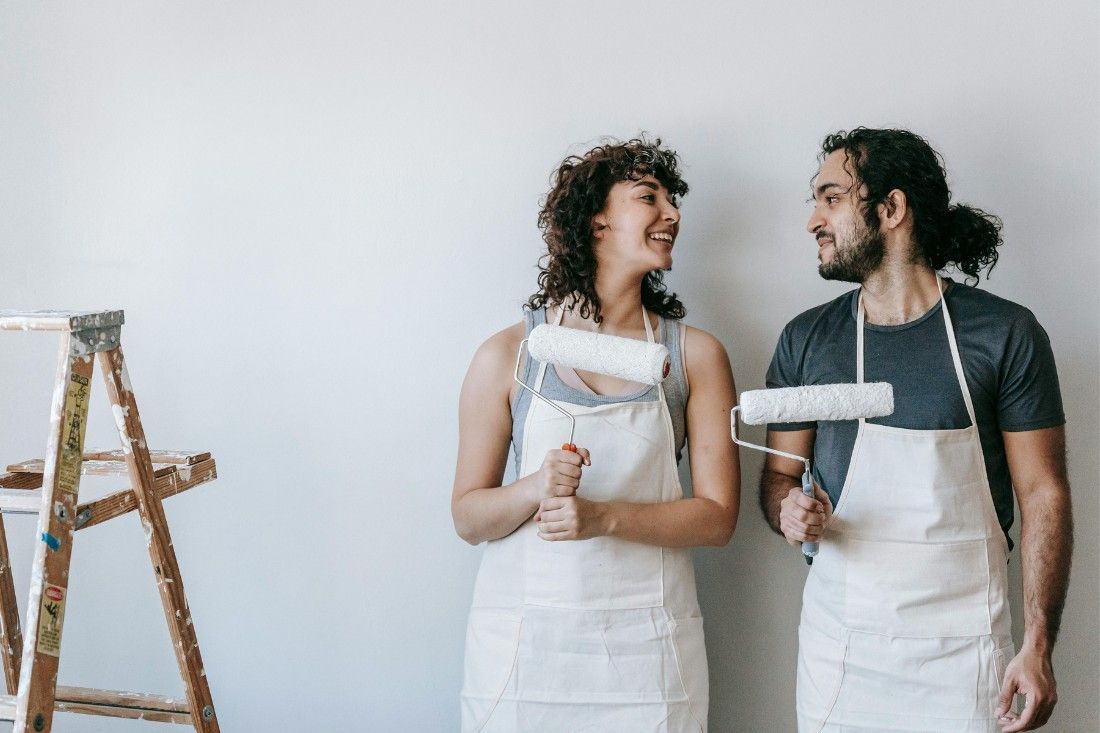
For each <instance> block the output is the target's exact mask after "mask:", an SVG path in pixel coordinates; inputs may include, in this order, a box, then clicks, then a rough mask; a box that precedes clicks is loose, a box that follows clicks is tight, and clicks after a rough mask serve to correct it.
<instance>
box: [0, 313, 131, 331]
mask: <svg viewBox="0 0 1100 733" xmlns="http://www.w3.org/2000/svg"><path fill="white" fill-rule="evenodd" d="M124 321H125V316H124V315H123V312H122V311H7V310H2V311H0V331H82V330H84V329H86V328H110V327H111V326H121V325H122V324H123V322H124Z"/></svg>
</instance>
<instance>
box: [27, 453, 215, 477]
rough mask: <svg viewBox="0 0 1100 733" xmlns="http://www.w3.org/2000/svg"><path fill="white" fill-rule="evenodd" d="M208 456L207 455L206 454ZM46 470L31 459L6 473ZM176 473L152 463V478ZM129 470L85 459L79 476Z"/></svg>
mask: <svg viewBox="0 0 1100 733" xmlns="http://www.w3.org/2000/svg"><path fill="white" fill-rule="evenodd" d="M207 455H209V454H207ZM45 470H46V462H45V461H44V460H42V459H41V458H32V459H30V460H29V461H23V462H22V463H12V464H11V465H9V466H8V471H11V472H13V473H43V472H44V471H45ZM175 472H176V464H173V463H156V462H154V463H153V476H155V477H156V478H160V477H161V476H167V475H168V474H170V473H175ZM129 473H130V469H129V468H127V466H126V461H94V460H92V461H90V460H88V459H87V458H85V459H84V460H83V461H82V462H81V464H80V475H81V476H128V475H129Z"/></svg>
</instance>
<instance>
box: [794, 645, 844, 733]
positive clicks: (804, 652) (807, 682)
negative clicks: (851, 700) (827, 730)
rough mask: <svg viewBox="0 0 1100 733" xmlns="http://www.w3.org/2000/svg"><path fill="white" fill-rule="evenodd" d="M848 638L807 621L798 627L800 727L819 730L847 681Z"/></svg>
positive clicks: (796, 696)
mask: <svg viewBox="0 0 1100 733" xmlns="http://www.w3.org/2000/svg"><path fill="white" fill-rule="evenodd" d="M847 651H848V643H847V640H845V639H834V638H832V637H831V636H827V635H825V634H823V633H821V632H820V631H818V630H816V629H814V628H813V627H812V626H809V625H807V624H805V623H802V624H800V625H799V627H798V681H797V687H796V695H795V698H796V707H797V710H798V725H799V730H800V731H802V730H809V731H817V730H820V728H821V726H822V725H824V723H825V721H826V720H827V719H828V717H829V714H830V713H831V712H832V709H833V705H834V704H835V703H836V699H837V696H838V694H839V693H840V685H841V683H842V682H843V681H844V657H845V655H846V654H847Z"/></svg>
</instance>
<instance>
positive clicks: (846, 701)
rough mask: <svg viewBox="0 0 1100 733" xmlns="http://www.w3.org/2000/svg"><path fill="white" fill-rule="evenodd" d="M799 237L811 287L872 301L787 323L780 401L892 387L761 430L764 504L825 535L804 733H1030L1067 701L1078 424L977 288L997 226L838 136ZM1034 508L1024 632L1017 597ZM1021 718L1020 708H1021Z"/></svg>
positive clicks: (811, 590)
mask: <svg viewBox="0 0 1100 733" xmlns="http://www.w3.org/2000/svg"><path fill="white" fill-rule="evenodd" d="M812 193H813V201H814V210H813V214H812V215H811V217H810V220H809V223H808V226H807V228H808V229H809V231H810V232H811V233H812V234H813V235H814V236H815V237H816V239H817V244H818V259H819V263H820V264H819V268H818V271H819V273H820V274H821V276H822V277H824V278H826V279H830V280H842V281H846V282H853V283H858V284H859V285H860V287H859V288H858V289H856V290H853V291H850V292H848V293H846V294H845V295H842V296H841V297H839V298H837V299H835V300H833V301H831V302H829V303H826V304H824V305H822V306H819V307H817V308H813V309H811V310H809V311H806V312H805V313H803V314H801V315H800V316H798V317H797V318H795V319H794V320H793V321H791V322H790V323H789V324H788V325H787V327H786V328H785V329H784V331H783V334H782V335H781V336H780V339H779V343H778V346H777V347H776V351H775V356H774V358H773V360H772V364H771V367H770V369H769V371H768V380H767V381H768V386H769V387H788V386H798V385H805V384H826V383H852V382H862V381H867V382H879V381H882V382H889V383H891V384H892V385H893V387H894V400H895V409H894V413H893V414H892V415H890V416H888V417H885V418H880V419H875V420H865V421H864V420H860V421H854V420H853V421H844V422H821V423H789V424H774V425H770V426H769V431H768V444H769V445H771V446H772V447H775V448H778V449H780V450H783V451H786V452H788V453H793V454H796V455H805V456H810V455H812V456H813V459H814V477H815V481H816V482H817V483H818V486H817V487H815V489H816V498H811V497H808V496H804V495H803V494H802V491H801V488H800V486H801V484H800V478H799V477H800V475H801V473H802V464H801V463H800V462H797V461H793V460H790V459H785V458H780V457H776V456H770V455H769V457H768V460H767V463H766V465H765V468H764V472H763V475H762V476H761V483H760V499H761V505H762V507H763V509H764V512H765V514H766V516H767V518H768V521H769V523H770V524H771V525H772V527H773V529H775V530H776V531H777V532H779V533H780V534H782V535H783V536H784V537H785V538H786V539H787V541H788V542H790V543H791V544H792V545H797V544H798V543H799V542H807V541H819V540H820V550H819V554H818V556H817V558H816V560H815V561H814V563H813V565H812V567H811V569H810V574H809V577H808V578H807V581H806V587H805V591H804V595H803V608H802V621H801V624H800V628H799V661H798V695H797V710H798V721H799V730H800V731H802V732H803V733H805V732H806V731H813V732H815V733H816V732H818V731H841V730H843V731H845V732H848V731H889V730H905V731H950V732H951V733H962V732H965V731H983V732H984V731H998V730H1000V731H1006V732H1013V731H1023V730H1033V729H1035V728H1038V727H1040V726H1042V725H1043V724H1044V723H1045V722H1046V721H1047V719H1048V718H1049V717H1050V714H1051V711H1052V710H1053V708H1054V704H1055V702H1056V700H1057V694H1056V692H1055V681H1054V673H1053V670H1052V667H1051V649H1052V648H1053V646H1054V642H1055V637H1056V636H1057V632H1058V624H1059V621H1060V618H1061V613H1062V605H1063V602H1064V600H1065V595H1066V585H1067V583H1068V578H1069V563H1070V551H1071V548H1072V522H1071V516H1070V499H1069V486H1068V483H1067V480H1066V472H1065V449H1064V439H1065V433H1064V423H1065V418H1064V414H1063V411H1062V403H1061V397H1060V395H1059V392H1058V377H1057V374H1056V372H1055V366H1054V358H1053V355H1052V353H1051V349H1050V344H1049V342H1048V340H1047V336H1046V333H1045V332H1044V331H1043V329H1042V327H1041V326H1040V325H1039V324H1038V322H1037V321H1036V320H1035V317H1034V316H1033V315H1032V314H1031V312H1030V311H1028V310H1027V309H1026V308H1024V307H1022V306H1019V305H1016V304H1015V303H1011V302H1009V301H1006V300H1004V299H1002V298H998V297H996V296H994V295H991V294H989V293H987V292H984V291H982V290H979V289H977V288H975V287H972V286H969V285H965V284H962V283H956V282H953V281H951V280H950V279H947V278H942V277H940V276H939V275H938V274H937V272H938V271H939V270H942V269H944V268H946V267H948V266H949V265H954V266H955V267H956V268H957V269H958V270H960V271H961V272H963V273H965V274H966V275H967V276H968V278H973V280H974V281H975V282H976V281H977V279H978V277H979V273H980V272H981V271H982V270H983V269H985V268H986V267H992V266H993V265H994V264H995V263H996V260H997V250H996V248H997V247H998V246H999V245H1000V244H1001V237H1000V226H1001V223H1000V221H999V220H998V219H997V218H996V217H993V216H990V215H988V214H985V213H984V212H982V211H979V210H977V209H972V208H970V207H967V206H961V205H957V204H956V205H951V204H950V201H949V196H950V192H949V191H948V188H947V183H946V175H945V172H944V170H943V167H942V165H941V163H940V159H939V157H938V155H937V154H936V152H935V151H934V150H932V148H931V147H929V145H928V143H927V142H925V141H924V140H923V139H922V138H920V137H918V136H917V135H914V134H913V133H911V132H907V131H904V130H874V129H865V128H859V129H856V130H852V131H851V132H847V133H845V132H840V133H837V134H834V135H830V136H828V137H827V138H825V141H824V144H823V146H822V154H821V166H820V169H819V171H818V174H817V176H816V177H815V179H814V180H813V182H812ZM1013 489H1015V492H1016V499H1017V501H1018V503H1019V505H1020V519H1021V542H1020V545H1021V546H1020V556H1021V561H1022V570H1023V581H1024V627H1025V631H1024V638H1023V643H1022V646H1021V648H1020V650H1019V653H1016V652H1015V651H1014V647H1013V643H1012V637H1011V623H1010V620H1009V611H1008V601H1007V598H1006V590H1007V578H1006V576H1007V573H1006V566H1007V561H1008V552H1009V550H1010V549H1011V548H1010V544H1009V540H1008V538H1007V534H1006V532H1007V530H1008V528H1009V527H1010V526H1011V524H1012V521H1013V506H1012V491H1013ZM1017 694H1019V695H1024V696H1025V697H1026V703H1025V705H1024V707H1023V709H1022V711H1020V712H1019V713H1016V712H1014V711H1013V709H1012V708H1013V700H1014V696H1015V695H1017Z"/></svg>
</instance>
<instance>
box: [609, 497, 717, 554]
mask: <svg viewBox="0 0 1100 733" xmlns="http://www.w3.org/2000/svg"><path fill="white" fill-rule="evenodd" d="M602 512H603V523H604V533H605V534H606V535H608V536H611V537H619V538H620V539H624V540H630V541H631V542H642V543H645V544H647V545H659V546H661V547H698V546H703V545H711V546H714V547H721V546H723V545H725V544H726V543H728V542H729V541H730V537H731V536H733V529H734V527H735V525H736V524H737V508H736V507H726V506H723V505H722V504H720V503H718V502H717V501H714V500H713V499H705V498H702V497H693V498H690V499H677V500H675V501H665V502H657V503H653V504H635V503H630V502H618V501H611V502H602Z"/></svg>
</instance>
